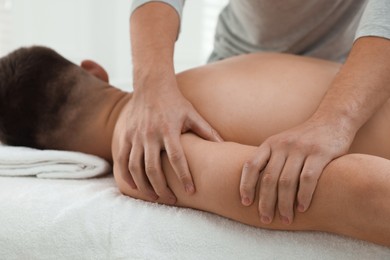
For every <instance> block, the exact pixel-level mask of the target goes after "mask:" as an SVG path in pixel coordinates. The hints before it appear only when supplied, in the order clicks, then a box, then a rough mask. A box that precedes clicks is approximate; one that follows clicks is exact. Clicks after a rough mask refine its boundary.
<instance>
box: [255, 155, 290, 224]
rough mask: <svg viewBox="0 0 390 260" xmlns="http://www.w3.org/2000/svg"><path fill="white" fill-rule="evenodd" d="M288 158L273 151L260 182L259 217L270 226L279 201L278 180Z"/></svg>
mask: <svg viewBox="0 0 390 260" xmlns="http://www.w3.org/2000/svg"><path fill="white" fill-rule="evenodd" d="M285 161H286V156H285V155H284V154H283V153H282V152H279V153H277V152H276V153H274V151H271V158H270V160H269V162H268V164H267V166H266V167H265V169H264V172H263V174H262V177H261V182H260V192H259V215H260V219H261V222H263V223H264V224H269V223H271V222H272V220H273V218H274V214H275V206H276V200H277V188H278V180H279V176H280V174H281V171H282V170H283V167H284V164H285Z"/></svg>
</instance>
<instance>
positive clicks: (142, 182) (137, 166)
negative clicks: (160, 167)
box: [128, 142, 158, 200]
mask: <svg viewBox="0 0 390 260" xmlns="http://www.w3.org/2000/svg"><path fill="white" fill-rule="evenodd" d="M128 167H129V171H130V174H131V176H132V177H133V180H134V182H135V184H136V185H137V188H138V190H140V191H141V192H142V193H144V194H145V195H146V196H148V197H149V198H150V199H151V200H157V199H158V196H157V194H156V193H155V192H154V190H153V188H152V186H151V185H150V183H149V180H148V179H147V177H146V174H145V171H144V151H143V146H142V145H141V144H140V143H137V142H135V143H133V146H132V148H131V152H130V158H129V166H128Z"/></svg>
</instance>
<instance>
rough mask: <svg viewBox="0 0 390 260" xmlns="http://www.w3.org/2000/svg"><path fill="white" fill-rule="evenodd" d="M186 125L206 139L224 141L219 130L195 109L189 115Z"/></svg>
mask: <svg viewBox="0 0 390 260" xmlns="http://www.w3.org/2000/svg"><path fill="white" fill-rule="evenodd" d="M186 125H187V127H188V129H191V130H192V131H193V132H194V133H195V134H197V135H199V136H200V137H202V138H204V139H206V140H209V141H214V142H223V139H222V137H221V136H220V135H219V134H218V132H217V131H216V130H215V129H214V128H212V127H211V125H210V124H209V123H207V121H206V120H204V119H203V117H202V116H201V115H199V113H197V112H196V111H195V110H194V111H193V112H192V113H191V114H190V115H189V117H188V119H187V122H186Z"/></svg>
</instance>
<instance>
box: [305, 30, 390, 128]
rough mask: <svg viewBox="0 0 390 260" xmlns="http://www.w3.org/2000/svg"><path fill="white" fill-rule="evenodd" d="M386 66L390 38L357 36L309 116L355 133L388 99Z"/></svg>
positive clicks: (388, 65)
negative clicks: (327, 88) (315, 108)
mask: <svg viewBox="0 0 390 260" xmlns="http://www.w3.org/2000/svg"><path fill="white" fill-rule="evenodd" d="M389 68H390V40H387V39H383V38H379V37H362V38H360V39H358V40H357V41H356V42H355V44H354V46H353V48H352V50H351V53H350V55H349V57H348V59H347V61H346V63H345V64H344V66H343V67H342V68H341V70H340V72H339V73H338V75H337V76H336V78H335V80H334V81H333V83H332V85H331V87H330V88H329V90H328V91H327V93H326V95H325V97H324V98H323V100H322V102H321V104H320V106H319V107H318V109H317V111H316V112H315V113H314V115H313V116H312V119H314V120H318V119H319V120H324V121H325V122H328V123H334V124H336V125H338V126H340V129H342V130H343V131H347V132H348V133H350V134H353V135H354V134H355V133H356V131H357V130H358V129H359V128H360V127H361V126H362V125H363V124H364V123H365V122H366V121H367V120H368V119H369V118H370V116H371V115H372V114H373V113H374V112H375V111H376V110H377V109H378V108H379V107H380V106H382V105H383V104H384V102H386V101H387V100H388V99H389V96H390V73H389V72H390V71H389Z"/></svg>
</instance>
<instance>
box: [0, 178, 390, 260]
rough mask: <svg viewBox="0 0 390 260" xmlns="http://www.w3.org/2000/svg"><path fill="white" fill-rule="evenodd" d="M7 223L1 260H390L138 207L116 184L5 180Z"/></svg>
mask: <svg viewBox="0 0 390 260" xmlns="http://www.w3.org/2000/svg"><path fill="white" fill-rule="evenodd" d="M0 223H1V224H0V258H1V259H56V260H58V259H169V260H171V259H213V260H214V259H354V260H356V259H390V248H387V247H382V246H378V245H375V244H371V243H367V242H363V241H358V240H354V239H350V238H345V237H341V236H337V235H332V234H325V233H320V232H281V231H268V230H263V229H258V228H253V227H249V226H246V225H243V224H240V223H236V222H234V221H231V220H228V219H225V218H222V217H218V216H215V215H213V214H209V213H205V212H200V211H196V210H191V209H182V208H176V207H169V206H164V205H158V204H153V203H148V202H144V201H140V200H135V199H131V198H129V197H125V196H123V195H121V194H120V193H119V192H118V190H117V188H116V186H115V183H114V180H113V178H112V177H111V176H108V177H103V178H97V179H89V180H58V179H38V178H33V177H0Z"/></svg>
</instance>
